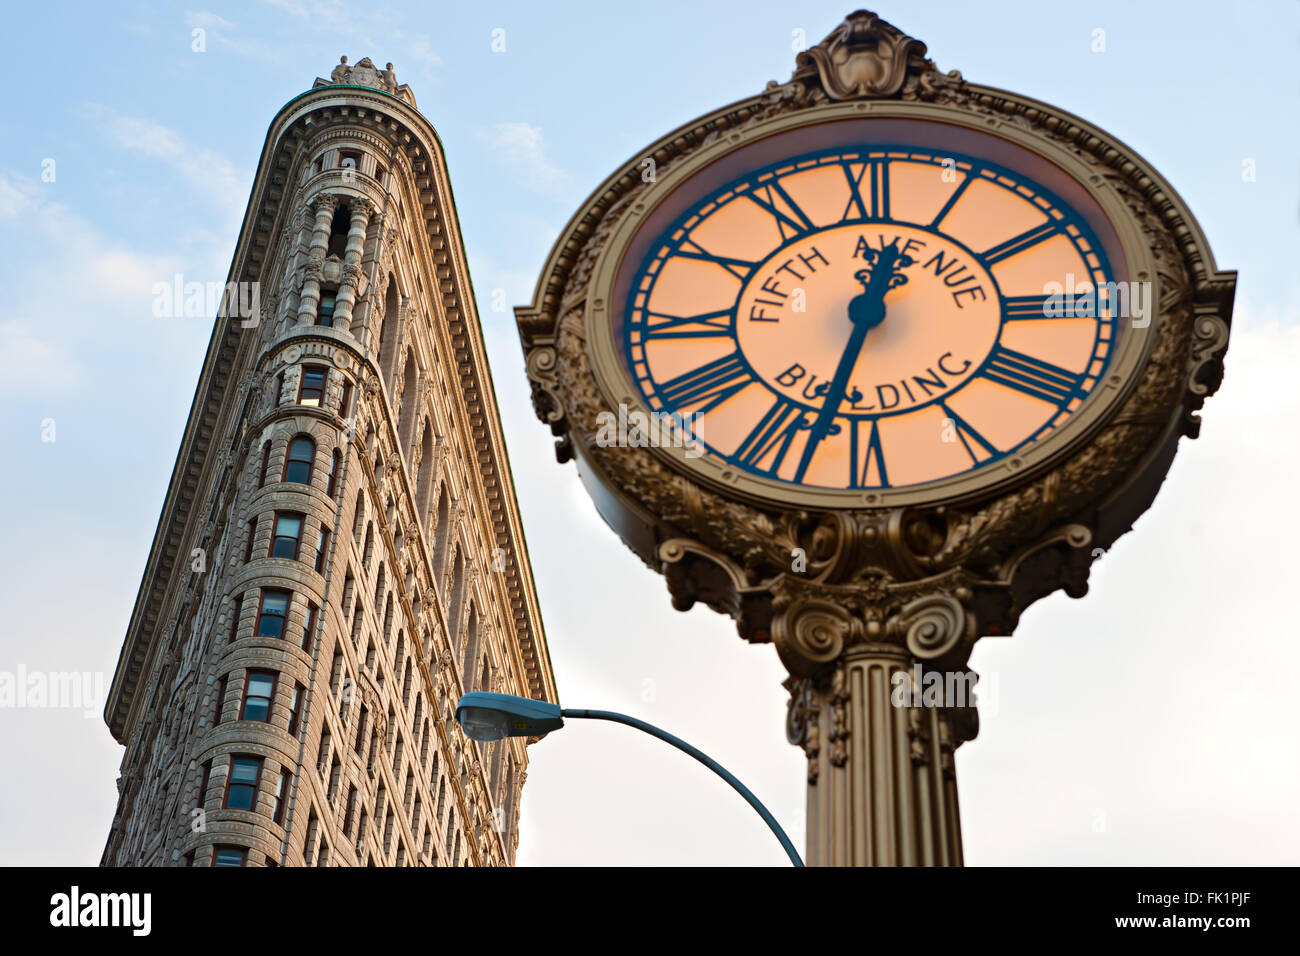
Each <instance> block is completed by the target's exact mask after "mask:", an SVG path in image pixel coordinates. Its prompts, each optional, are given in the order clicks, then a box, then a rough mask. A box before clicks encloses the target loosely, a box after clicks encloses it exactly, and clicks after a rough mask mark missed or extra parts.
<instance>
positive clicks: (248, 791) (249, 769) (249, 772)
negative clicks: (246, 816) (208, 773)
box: [225, 757, 262, 810]
mask: <svg viewBox="0 0 1300 956" xmlns="http://www.w3.org/2000/svg"><path fill="white" fill-rule="evenodd" d="M261 777H262V758H261V757H231V758H230V776H229V777H227V778H226V802H225V808H226V809H227V810H252V809H253V806H254V804H255V803H256V802H257V783H258V781H259V780H260V779H261Z"/></svg>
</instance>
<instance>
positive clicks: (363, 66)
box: [312, 56, 415, 106]
mask: <svg viewBox="0 0 1300 956" xmlns="http://www.w3.org/2000/svg"><path fill="white" fill-rule="evenodd" d="M322 86H369V87H373V88H374V89H376V90H383V91H384V92H385V93H390V94H392V95H393V96H396V97H397V98H398V99H400V100H403V101H405V102H407V103H409V104H411V105H412V106H415V94H414V93H412V92H411V88H410V87H409V86H407V85H406V84H405V83H403V84H402V85H401V86H399V85H398V84H397V77H396V76H395V75H394V74H393V64H391V63H385V64H384V68H383V69H382V70H381V69H379V68H378V67H376V66H375V64H374V63H373V62H371V60H370V57H368V56H364V57H362V58H361V59H360V60H359V61H358V62H357V63H356V64H355V65H354V66H348V58H347V57H346V56H341V57H339V65H338V66H336V67H334V69H333V71H332V72H331V73H330V78H329V79H328V80H327V79H325V78H324V77H319V76H318V77H316V82H315V83H313V84H312V89H313V90H314V89H317V88H319V87H322Z"/></svg>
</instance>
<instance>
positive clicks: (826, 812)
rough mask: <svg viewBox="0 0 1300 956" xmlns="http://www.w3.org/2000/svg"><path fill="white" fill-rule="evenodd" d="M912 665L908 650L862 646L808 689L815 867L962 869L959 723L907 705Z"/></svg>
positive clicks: (810, 844)
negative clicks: (906, 677)
mask: <svg viewBox="0 0 1300 956" xmlns="http://www.w3.org/2000/svg"><path fill="white" fill-rule="evenodd" d="M913 663H914V662H913V659H912V658H911V656H910V655H909V654H908V653H907V650H906V649H905V648H902V647H898V646H895V645H888V644H862V645H856V646H853V647H851V648H849V649H848V650H846V651H845V652H844V654H843V655H842V656H841V657H840V658H839V660H838V661H836V664H835V669H834V670H833V671H832V672H831V674H830V676H829V677H828V678H825V679H822V680H820V681H817V682H816V683H815V684H814V683H812V682H805V681H801V682H799V684H800V685H805V686H801V687H800V688H799V690H798V691H797V692H798V693H800V694H802V697H803V700H802V702H801V707H802V717H803V720H804V721H805V722H806V729H805V732H804V738H803V739H802V740H801V741H800V742H802V743H803V744H804V749H805V751H806V752H807V753H808V757H809V764H808V803H807V813H808V817H807V852H806V862H807V863H808V865H810V866H961V865H962V848H961V824H960V819H959V814H958V804H957V779H956V772H955V765H954V762H953V749H954V741H955V739H956V738H955V737H954V734H953V732H952V727H951V726H950V722H951V720H952V716H951V712H950V711H947V710H944V709H942V708H940V707H926V706H907V705H900V703H899V700H898V695H896V693H895V692H896V691H897V689H898V688H899V687H900V685H901V686H905V687H910V685H908V684H906V683H905V682H904V681H903V679H902V677H900V676H899V675H901V674H904V673H905V672H910V670H911V668H912V666H913ZM907 700H911V698H910V697H908V698H907Z"/></svg>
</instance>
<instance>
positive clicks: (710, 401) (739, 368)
mask: <svg viewBox="0 0 1300 956" xmlns="http://www.w3.org/2000/svg"><path fill="white" fill-rule="evenodd" d="M753 380H754V379H753V376H751V375H750V374H749V369H748V368H746V367H745V362H744V360H743V359H742V358H741V357H740V353H739V352H732V353H731V354H729V355H724V356H723V357H722V358H720V359H715V360H714V361H712V362H708V363H707V364H705V365H701V366H700V367H699V368H697V369H693V370H692V371H690V372H687V373H685V374H684V375H678V376H677V377H676V378H673V379H669V380H668V381H666V382H664V383H663V384H662V385H660V386H659V397H660V398H661V399H663V402H664V404H665V405H667V406H668V408H670V409H680V408H685V407H687V406H690V405H695V404H698V403H700V402H704V403H705V404H704V406H703V407H702V408H700V409H699V411H700V412H707V411H708V410H709V409H711V408H714V407H716V406H718V405H721V404H722V403H723V402H725V401H726V400H727V399H729V398H731V396H732V395H735V394H736V393H737V392H739V391H740V390H741V389H742V388H744V387H745V386H746V385H748V384H750V383H751V382H752V381H753Z"/></svg>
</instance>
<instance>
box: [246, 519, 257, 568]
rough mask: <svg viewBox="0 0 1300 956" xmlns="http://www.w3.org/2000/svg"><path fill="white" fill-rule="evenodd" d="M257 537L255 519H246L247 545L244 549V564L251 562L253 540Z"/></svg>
mask: <svg viewBox="0 0 1300 956" xmlns="http://www.w3.org/2000/svg"><path fill="white" fill-rule="evenodd" d="M255 537H257V519H256V518H250V519H248V545H247V546H246V547H245V548H244V563H245V564H247V563H248V562H249V561H252V560H253V539H254V538H255Z"/></svg>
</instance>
